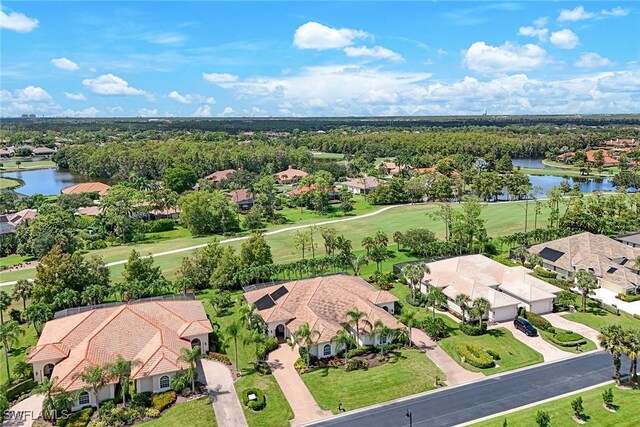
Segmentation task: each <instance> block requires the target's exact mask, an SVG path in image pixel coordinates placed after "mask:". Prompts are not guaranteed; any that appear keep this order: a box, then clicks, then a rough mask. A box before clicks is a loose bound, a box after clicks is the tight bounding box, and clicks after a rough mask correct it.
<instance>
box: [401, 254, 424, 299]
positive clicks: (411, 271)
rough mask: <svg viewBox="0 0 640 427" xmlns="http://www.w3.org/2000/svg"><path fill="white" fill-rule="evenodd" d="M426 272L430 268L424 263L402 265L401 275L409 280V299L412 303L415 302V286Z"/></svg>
mask: <svg viewBox="0 0 640 427" xmlns="http://www.w3.org/2000/svg"><path fill="white" fill-rule="evenodd" d="M428 273H431V270H430V269H429V266H428V265H427V264H425V263H416V264H409V265H405V266H404V267H402V275H403V276H404V277H405V278H406V279H407V280H408V281H409V288H410V289H411V301H413V302H414V303H415V302H416V288H417V286H418V285H419V284H420V282H421V281H422V279H423V278H424V275H425V274H428Z"/></svg>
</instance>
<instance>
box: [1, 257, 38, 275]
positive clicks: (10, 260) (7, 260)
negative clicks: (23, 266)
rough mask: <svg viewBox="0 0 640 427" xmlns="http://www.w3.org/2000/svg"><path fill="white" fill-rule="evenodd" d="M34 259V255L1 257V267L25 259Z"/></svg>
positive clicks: (21, 261) (9, 265) (18, 262)
mask: <svg viewBox="0 0 640 427" xmlns="http://www.w3.org/2000/svg"><path fill="white" fill-rule="evenodd" d="M32 259H33V257H32V256H21V255H9V256H5V257H1V258H0V267H11V266H12V265H16V264H20V263H23V262H25V261H31V260H32ZM0 274H2V273H0Z"/></svg>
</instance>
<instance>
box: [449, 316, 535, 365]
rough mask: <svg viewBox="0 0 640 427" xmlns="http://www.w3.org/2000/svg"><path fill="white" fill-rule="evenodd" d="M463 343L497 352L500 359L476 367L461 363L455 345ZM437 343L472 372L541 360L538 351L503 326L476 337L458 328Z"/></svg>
mask: <svg viewBox="0 0 640 427" xmlns="http://www.w3.org/2000/svg"><path fill="white" fill-rule="evenodd" d="M463 343H467V344H470V343H473V344H477V345H479V346H480V347H482V348H484V349H485V350H493V351H495V352H497V353H498V354H499V355H500V360H497V361H496V367H494V368H490V369H478V368H475V367H473V366H471V365H469V364H466V363H462V361H461V360H460V356H459V355H458V352H457V351H456V346H457V345H458V344H463ZM438 345H439V346H440V347H441V348H442V349H443V350H444V351H446V352H447V354H449V356H451V357H452V358H453V359H455V361H456V362H458V363H459V364H460V366H462V367H463V368H465V369H467V370H469V371H473V372H482V373H483V374H485V375H492V374H497V373H499V372H505V371H511V370H513V369H518V368H523V367H525V366H529V365H534V364H536V363H541V362H542V361H543V358H542V355H541V354H540V353H538V352H537V351H535V350H534V349H532V348H530V347H528V346H526V345H525V344H523V343H521V342H520V341H518V340H517V339H515V338H514V337H513V335H512V334H511V332H509V331H508V330H507V329H505V328H496V329H490V330H488V331H487V333H486V334H484V335H480V336H476V337H471V336H468V335H465V334H463V333H462V332H460V330H455V331H453V333H452V334H451V336H450V337H448V338H444V339H442V340H440V341H439V342H438Z"/></svg>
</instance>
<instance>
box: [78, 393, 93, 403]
mask: <svg viewBox="0 0 640 427" xmlns="http://www.w3.org/2000/svg"><path fill="white" fill-rule="evenodd" d="M90 403H91V399H90V398H89V393H88V392H86V391H83V392H82V393H80V394H79V395H78V405H79V406H82V405H88V404H90Z"/></svg>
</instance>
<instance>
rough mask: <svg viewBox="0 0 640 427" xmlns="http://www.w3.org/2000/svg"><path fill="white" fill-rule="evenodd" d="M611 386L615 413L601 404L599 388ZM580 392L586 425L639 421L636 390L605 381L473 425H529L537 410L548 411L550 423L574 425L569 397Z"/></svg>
mask: <svg viewBox="0 0 640 427" xmlns="http://www.w3.org/2000/svg"><path fill="white" fill-rule="evenodd" d="M609 387H613V396H614V405H617V407H618V410H617V412H615V413H612V412H609V411H607V410H606V409H604V408H603V406H602V392H603V391H604V390H605V389H607V388H609ZM578 396H581V397H582V399H583V405H584V415H586V416H587V417H588V422H587V425H589V426H597V427H622V426H637V425H640V411H638V402H640V391H639V390H629V389H618V388H616V386H615V385H613V384H611V385H607V386H604V387H599V388H595V389H593V390H588V391H585V392H582V393H577V394H575V395H572V396H567V397H564V398H562V399H558V400H554V401H552V402H549V403H543V404H541V405H536V406H534V407H532V408H528V409H525V410H522V411H518V412H514V413H512V414H507V415H504V416H499V417H495V418H493V419H491V420H488V421H484V422H481V423H477V424H473V426H476V427H501V426H502V425H503V422H504V420H505V419H506V420H507V423H508V425H509V427H530V426H535V425H536V414H537V412H538V411H545V412H548V413H549V416H550V418H551V425H552V426H553V427H574V426H576V425H578V424H577V423H576V422H575V421H573V419H572V417H573V410H572V409H571V401H572V400H574V399H575V398H576V397H578Z"/></svg>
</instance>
